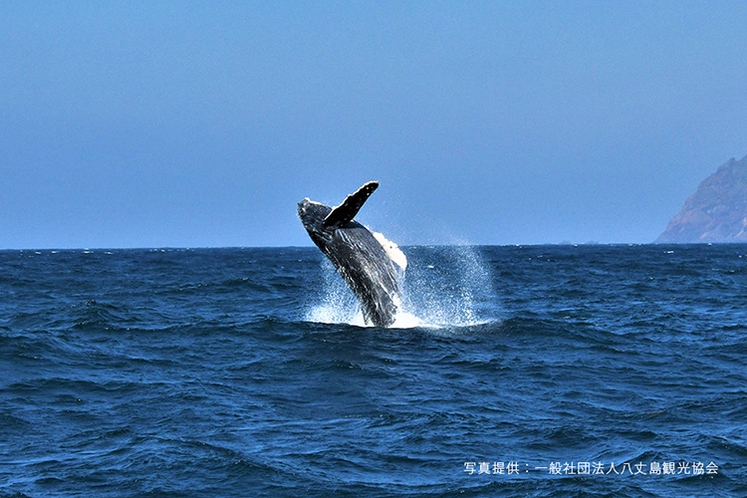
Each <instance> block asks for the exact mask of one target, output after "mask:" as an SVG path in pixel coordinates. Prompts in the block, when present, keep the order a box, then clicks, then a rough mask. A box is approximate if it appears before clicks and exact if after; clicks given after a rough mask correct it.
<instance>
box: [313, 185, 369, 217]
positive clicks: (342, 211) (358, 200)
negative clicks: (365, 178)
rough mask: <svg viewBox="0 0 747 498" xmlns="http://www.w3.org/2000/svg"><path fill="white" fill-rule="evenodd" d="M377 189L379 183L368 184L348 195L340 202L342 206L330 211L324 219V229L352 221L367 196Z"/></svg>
mask: <svg viewBox="0 0 747 498" xmlns="http://www.w3.org/2000/svg"><path fill="white" fill-rule="evenodd" d="M377 188H379V182H368V183H366V184H364V185H363V186H362V187H361V188H359V189H358V190H356V191H355V192H354V193H352V194H350V195H349V196H347V197H346V198H345V200H344V201H342V204H340V205H339V206H337V207H335V208H333V209H332V211H331V212H330V213H329V214H328V215H327V217H326V218H324V226H325V227H336V226H340V225H344V224H345V223H347V222H349V221H352V220H353V218H355V215H356V214H358V211H360V210H361V207H363V204H365V202H366V200H368V198H369V196H370V195H371V194H373V193H374V190H376V189H377Z"/></svg>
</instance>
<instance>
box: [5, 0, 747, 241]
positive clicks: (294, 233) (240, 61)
mask: <svg viewBox="0 0 747 498" xmlns="http://www.w3.org/2000/svg"><path fill="white" fill-rule="evenodd" d="M0 19H2V26H3V27H2V29H0V68H1V70H0V102H1V104H0V249H42V248H60V249H61V248H127V247H234V246H245V247H247V246H305V245H310V244H311V242H310V239H309V238H308V236H307V234H306V232H305V230H304V229H303V227H302V225H301V224H300V221H299V220H298V218H297V215H296V204H297V202H298V201H300V200H301V199H303V198H304V197H310V198H311V199H314V200H318V201H321V202H325V203H327V204H330V205H335V204H338V203H339V202H340V201H342V199H344V197H345V196H346V195H347V194H349V193H351V192H353V191H354V190H355V189H357V188H358V187H359V186H360V185H361V184H363V183H364V182H366V181H368V180H378V181H379V182H380V187H379V189H378V191H377V192H376V193H375V194H374V195H373V196H372V197H371V198H370V199H369V201H368V202H367V204H366V205H365V206H364V208H363V209H362V210H361V212H360V213H359V215H358V218H357V219H358V220H359V221H361V222H362V223H364V224H366V225H368V226H369V227H371V228H372V229H375V230H376V231H380V232H383V233H384V234H385V235H387V237H388V238H390V239H391V240H393V241H395V242H398V243H399V244H405V245H408V244H453V243H467V244H501V245H502V244H546V243H561V242H572V243H586V242H590V241H595V242H600V243H647V242H652V241H653V240H654V239H656V237H657V236H658V235H659V234H660V233H661V232H662V231H663V230H664V229H665V228H666V226H667V223H668V221H669V219H670V218H671V217H672V216H674V215H675V214H676V213H677V212H678V211H679V209H680V207H681V206H682V204H683V203H684V201H685V200H686V199H687V197H688V196H689V195H690V194H692V193H693V192H694V191H695V189H696V188H697V186H698V184H699V183H700V182H701V181H702V180H703V179H705V178H706V177H707V176H708V175H710V174H711V173H713V172H715V170H716V169H717V168H718V167H719V166H720V165H721V164H723V163H725V162H726V161H728V160H729V159H730V158H731V157H735V158H738V159H739V158H741V157H744V156H745V155H747V29H745V26H747V2H743V1H734V2H730V1H717V2H712V1H703V2H697V1H678V2H670V1H666V2H658V1H645V2H637V1H625V2H598V1H588V2H584V1H578V2H576V1H563V2H529V1H526V2H517V1H505V2H504V1H493V2H483V1H477V0H476V1H471V2H463V1H453V2H448V1H447V2H440V1H427V2H424V1H412V2H402V1H391V2H390V1H370V2H359V1H355V0H349V1H340V2H327V1H321V0H320V1H314V2H308V1H280V2H240V1H226V2H223V1H214V2H189V1H157V2H152V1H144V2H139V1H131V2H114V1H112V2H107V1H90V2H84V1H60V2H47V1H40V2H36V1H33V0H29V1H23V2H1V3H0Z"/></svg>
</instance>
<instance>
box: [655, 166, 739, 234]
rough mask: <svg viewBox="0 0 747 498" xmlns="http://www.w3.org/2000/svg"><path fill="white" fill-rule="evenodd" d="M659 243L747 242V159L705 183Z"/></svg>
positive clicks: (725, 167)
mask: <svg viewBox="0 0 747 498" xmlns="http://www.w3.org/2000/svg"><path fill="white" fill-rule="evenodd" d="M656 242H657V243H676V244H688V243H698V242H721V243H725V242H747V156H745V157H743V158H742V159H741V160H739V161H737V160H736V159H734V158H731V159H730V160H729V161H728V162H727V163H726V164H724V165H722V166H721V167H720V168H719V169H718V170H717V171H716V172H715V173H714V174H712V175H711V176H709V177H708V178H706V179H705V180H703V182H702V183H701V184H700V186H699V187H698V190H697V191H696V192H695V193H694V194H693V195H691V196H690V198H689V199H687V201H685V205H684V206H682V209H681V210H680V212H679V213H678V214H677V215H676V216H675V217H674V218H672V219H671V221H670V222H669V226H668V227H667V229H666V230H665V231H664V233H662V234H661V235H659V238H658V239H656Z"/></svg>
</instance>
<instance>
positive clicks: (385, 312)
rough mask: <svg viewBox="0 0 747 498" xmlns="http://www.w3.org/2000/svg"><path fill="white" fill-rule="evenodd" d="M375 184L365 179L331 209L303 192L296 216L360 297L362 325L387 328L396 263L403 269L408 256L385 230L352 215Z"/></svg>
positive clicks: (396, 295)
mask: <svg viewBox="0 0 747 498" xmlns="http://www.w3.org/2000/svg"><path fill="white" fill-rule="evenodd" d="M378 187H379V183H378V182H368V183H366V184H364V185H363V186H362V187H361V188H359V189H358V190H357V191H355V192H354V193H352V194H350V195H348V196H347V197H346V198H345V200H344V201H342V203H341V204H340V205H339V206H336V207H334V208H331V207H329V206H325V205H324V204H321V203H319V202H316V201H312V200H310V199H309V198H308V197H307V198H306V199H304V200H302V201H301V202H299V203H298V217H299V218H301V223H303V226H304V228H306V231H307V232H308V233H309V236H310V237H311V240H312V241H314V244H316V245H317V247H319V249H321V251H322V253H324V255H325V256H327V258H329V260H330V261H332V264H333V265H334V266H335V268H336V269H337V272H338V273H339V274H340V275H341V276H342V278H343V279H344V280H345V282H346V283H347V284H348V286H349V287H350V289H351V290H352V291H353V294H355V296H356V297H357V298H358V301H359V302H360V305H361V311H362V313H363V320H364V321H365V322H366V324H368V325H375V326H377V327H388V326H390V325H392V324H393V323H394V320H395V316H396V314H397V310H398V309H399V307H400V305H401V301H400V289H399V279H398V270H397V267H395V265H397V266H398V267H399V268H401V270H402V271H404V269H405V267H406V266H407V258H405V255H404V254H403V253H402V251H400V250H399V248H398V247H397V246H396V245H395V244H393V243H392V242H389V241H388V240H386V238H385V237H384V236H383V235H381V234H379V233H373V232H371V231H370V230H369V229H368V228H366V227H365V226H363V225H361V224H360V223H358V222H357V221H355V220H353V218H354V217H355V215H356V214H358V211H360V209H361V207H362V206H363V204H364V203H365V202H366V200H367V199H368V197H369V196H370V195H371V194H372V193H373V192H374V190H376V189H377V188H378Z"/></svg>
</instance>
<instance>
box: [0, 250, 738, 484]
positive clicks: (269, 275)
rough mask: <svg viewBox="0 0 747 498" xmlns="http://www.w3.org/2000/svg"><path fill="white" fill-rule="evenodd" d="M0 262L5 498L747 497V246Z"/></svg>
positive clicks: (11, 254) (25, 254) (98, 254)
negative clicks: (400, 268) (366, 257)
mask: <svg viewBox="0 0 747 498" xmlns="http://www.w3.org/2000/svg"><path fill="white" fill-rule="evenodd" d="M404 252H405V253H406V255H407V257H408V259H409V267H408V270H407V274H406V285H405V288H406V296H405V308H406V309H405V311H406V313H404V314H403V315H402V319H401V320H400V321H398V323H397V325H398V328H392V329H378V328H373V327H362V326H359V325H356V324H360V317H359V316H357V313H356V306H355V300H354V299H353V298H352V296H351V295H350V293H349V292H348V291H347V290H346V289H345V287H344V284H342V281H341V280H340V279H339V277H337V275H336V274H335V273H334V270H333V269H332V268H331V265H329V264H328V263H327V262H326V261H325V260H324V258H323V256H322V255H321V254H320V253H319V251H318V250H316V248H310V247H309V248H264V249H251V248H247V249H195V250H191V249H184V250H180V249H173V250H171V249H167V250H108V251H107V250H91V251H83V250H78V251H49V250H44V251H2V252H0V369H1V370H0V371H1V372H2V376H1V377H0V496H19V497H20V496H29V497H46V496H80V497H83V496H85V497H88V496H99V497H120V496H128V497H129V496H173V497H178V496H185V497H192V496H195V497H216V496H280V497H283V496H288V497H291V496H355V497H356V498H365V497H384V496H413V497H414V496H508V497H514V496H515V497H519V496H521V497H524V496H528V497H544V496H556V497H561V496H569V497H571V496H573V497H576V496H608V497H617V496H663V497H670V496H671V497H687V496H720V497H730V496H734V497H744V496H747V365H746V361H745V360H747V340H746V335H747V311H746V308H745V305H746V304H747V246H744V245H713V246H706V245H698V246H658V245H651V246H646V245H644V246H603V245H600V246H579V247H575V246H531V247H464V246H459V247H406V248H404Z"/></svg>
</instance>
